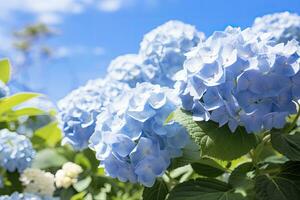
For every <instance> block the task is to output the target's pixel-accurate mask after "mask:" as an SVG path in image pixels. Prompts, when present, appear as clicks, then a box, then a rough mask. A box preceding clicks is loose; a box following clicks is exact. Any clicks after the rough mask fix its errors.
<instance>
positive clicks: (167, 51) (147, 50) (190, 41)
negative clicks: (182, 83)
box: [139, 21, 205, 87]
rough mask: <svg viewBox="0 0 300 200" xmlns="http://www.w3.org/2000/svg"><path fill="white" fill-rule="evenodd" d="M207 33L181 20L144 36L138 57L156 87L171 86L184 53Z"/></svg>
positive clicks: (180, 67)
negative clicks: (141, 59)
mask: <svg viewBox="0 0 300 200" xmlns="http://www.w3.org/2000/svg"><path fill="white" fill-rule="evenodd" d="M204 37H205V36H204V33H202V32H198V31H197V30H196V28H195V27H194V26H191V25H189V24H184V23H182V22H180V21H169V22H167V23H165V24H163V25H161V26H159V27H157V28H156V29H154V30H152V31H150V32H149V33H147V34H146V35H145V36H144V39H143V41H142V42H141V44H140V52H139V54H140V55H141V56H142V57H143V65H144V66H143V68H145V69H147V71H148V72H151V74H150V73H149V75H151V77H150V81H149V82H151V83H153V84H159V85H162V86H168V87H170V86H172V85H173V84H174V75H175V74H176V72H178V71H179V70H181V69H182V65H183V62H184V61H185V59H186V56H185V53H186V52H188V51H190V50H191V49H192V48H193V47H195V46H197V45H198V44H199V42H201V41H202V40H203V39H204Z"/></svg>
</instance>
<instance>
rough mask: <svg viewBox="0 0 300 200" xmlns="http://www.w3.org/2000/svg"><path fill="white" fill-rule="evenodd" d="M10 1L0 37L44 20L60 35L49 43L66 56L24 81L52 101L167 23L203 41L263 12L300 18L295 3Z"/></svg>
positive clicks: (98, 74)
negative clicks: (193, 31)
mask: <svg viewBox="0 0 300 200" xmlns="http://www.w3.org/2000/svg"><path fill="white" fill-rule="evenodd" d="M1 1H2V0H0V3H1ZM11 1H12V2H17V3H15V4H13V5H6V8H5V9H6V11H7V13H6V14H5V16H2V18H1V16H0V22H2V24H5V27H2V32H7V30H11V29H13V28H15V27H20V26H21V25H23V24H27V23H30V22H31V21H34V20H44V21H45V22H47V23H50V24H51V26H53V27H56V28H58V29H59V30H60V31H61V34H60V35H58V36H57V37H55V38H53V39H52V40H51V41H50V44H51V46H53V47H54V48H55V50H57V51H62V50H65V51H63V52H64V53H66V54H68V57H66V58H64V59H60V60H57V61H55V62H51V63H49V64H47V65H45V66H41V67H42V68H40V69H38V70H37V71H38V72H35V71H34V70H33V72H32V76H30V82H32V83H34V84H36V85H37V86H40V85H42V86H43V88H44V89H43V91H44V92H45V93H46V94H47V95H48V96H49V97H50V98H51V99H53V100H58V99H60V98H62V97H63V96H65V95H66V94H67V93H68V92H69V91H70V90H72V89H74V88H75V87H78V86H80V85H82V84H84V83H85V82H86V81H87V80H89V79H94V78H99V77H104V76H105V71H106V67H107V66H108V64H109V62H110V61H111V60H112V59H113V58H114V57H116V56H118V55H122V54H127V53H136V52H137V51H138V48H139V43H140V41H141V40H142V37H143V35H144V34H145V33H147V32H148V31H150V30H151V29H153V28H155V27H156V26H158V25H161V24H163V23H164V22H166V21H168V20H171V19H177V20H181V21H183V22H185V23H189V24H192V25H195V26H196V27H197V29H198V30H199V31H202V32H204V33H205V34H206V35H207V36H209V35H210V34H211V33H212V32H213V31H216V30H224V28H225V27H226V26H228V25H231V26H240V27H242V28H246V27H248V26H250V25H251V24H252V22H253V20H254V19H255V17H258V16H262V15H265V14H269V13H274V12H282V11H290V12H294V13H298V14H300V0H251V1H244V0H77V1H76V0H60V1H59V0H39V1H42V2H43V4H42V5H39V4H36V5H37V6H27V7H26V8H22V6H20V5H22V4H20V5H19V4H18V3H20V2H22V1H23V0H11ZM26 1H28V4H30V3H35V2H36V1H38V0H26ZM47 2H51V3H52V4H51V5H50V6H48V5H47ZM62 2H65V5H64V6H62V5H61V4H62ZM74 2H76V3H74ZM77 2H80V3H79V4H77ZM3 3H5V4H10V3H8V2H7V1H6V0H3ZM44 4H45V5H44ZM56 4H57V5H58V4H60V5H59V6H57V5H56ZM18 5H19V7H18ZM14 6H15V7H14ZM38 6H39V7H38ZM4 7H5V6H4ZM71 8H72V9H71ZM1 9H2V10H3V9H4V8H0V12H1ZM3 29H4V30H3ZM5 29H7V30H5ZM0 33H1V29H0ZM1 38H5V37H4V36H3V37H1V35H0V41H1ZM2 40H3V39H2ZM7 56H9V55H7Z"/></svg>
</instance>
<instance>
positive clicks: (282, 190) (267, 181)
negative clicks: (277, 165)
mask: <svg viewBox="0 0 300 200" xmlns="http://www.w3.org/2000/svg"><path fill="white" fill-rule="evenodd" d="M255 191H256V198H257V200H298V199H300V191H299V189H298V188H297V185H296V184H295V183H294V182H292V181H290V180H289V179H287V178H285V177H280V176H269V175H260V176H258V177H256V180H255Z"/></svg>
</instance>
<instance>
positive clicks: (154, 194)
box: [143, 180, 169, 200]
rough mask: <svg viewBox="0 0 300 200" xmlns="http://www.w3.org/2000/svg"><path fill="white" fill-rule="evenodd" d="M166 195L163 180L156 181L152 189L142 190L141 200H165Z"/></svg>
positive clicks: (166, 188)
mask: <svg viewBox="0 0 300 200" xmlns="http://www.w3.org/2000/svg"><path fill="white" fill-rule="evenodd" d="M168 193H169V190H168V187H167V185H166V183H165V182H164V181H163V180H157V181H156V182H155V184H154V186H153V187H151V188H145V189H144V192H143V200H165V198H166V196H167V194H168Z"/></svg>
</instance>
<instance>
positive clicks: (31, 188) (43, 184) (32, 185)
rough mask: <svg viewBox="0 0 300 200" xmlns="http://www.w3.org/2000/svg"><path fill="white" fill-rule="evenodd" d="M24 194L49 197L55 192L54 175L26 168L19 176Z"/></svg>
mask: <svg viewBox="0 0 300 200" xmlns="http://www.w3.org/2000/svg"><path fill="white" fill-rule="evenodd" d="M20 181H21V182H22V184H23V186H24V187H25V189H24V192H27V193H33V194H38V195H41V196H49V197H51V196H52V195H53V193H54V191H55V187H54V175H53V174H51V173H50V172H45V171H43V170H40V169H33V168H27V169H26V170H25V171H24V172H23V173H22V174H21V176H20Z"/></svg>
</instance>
